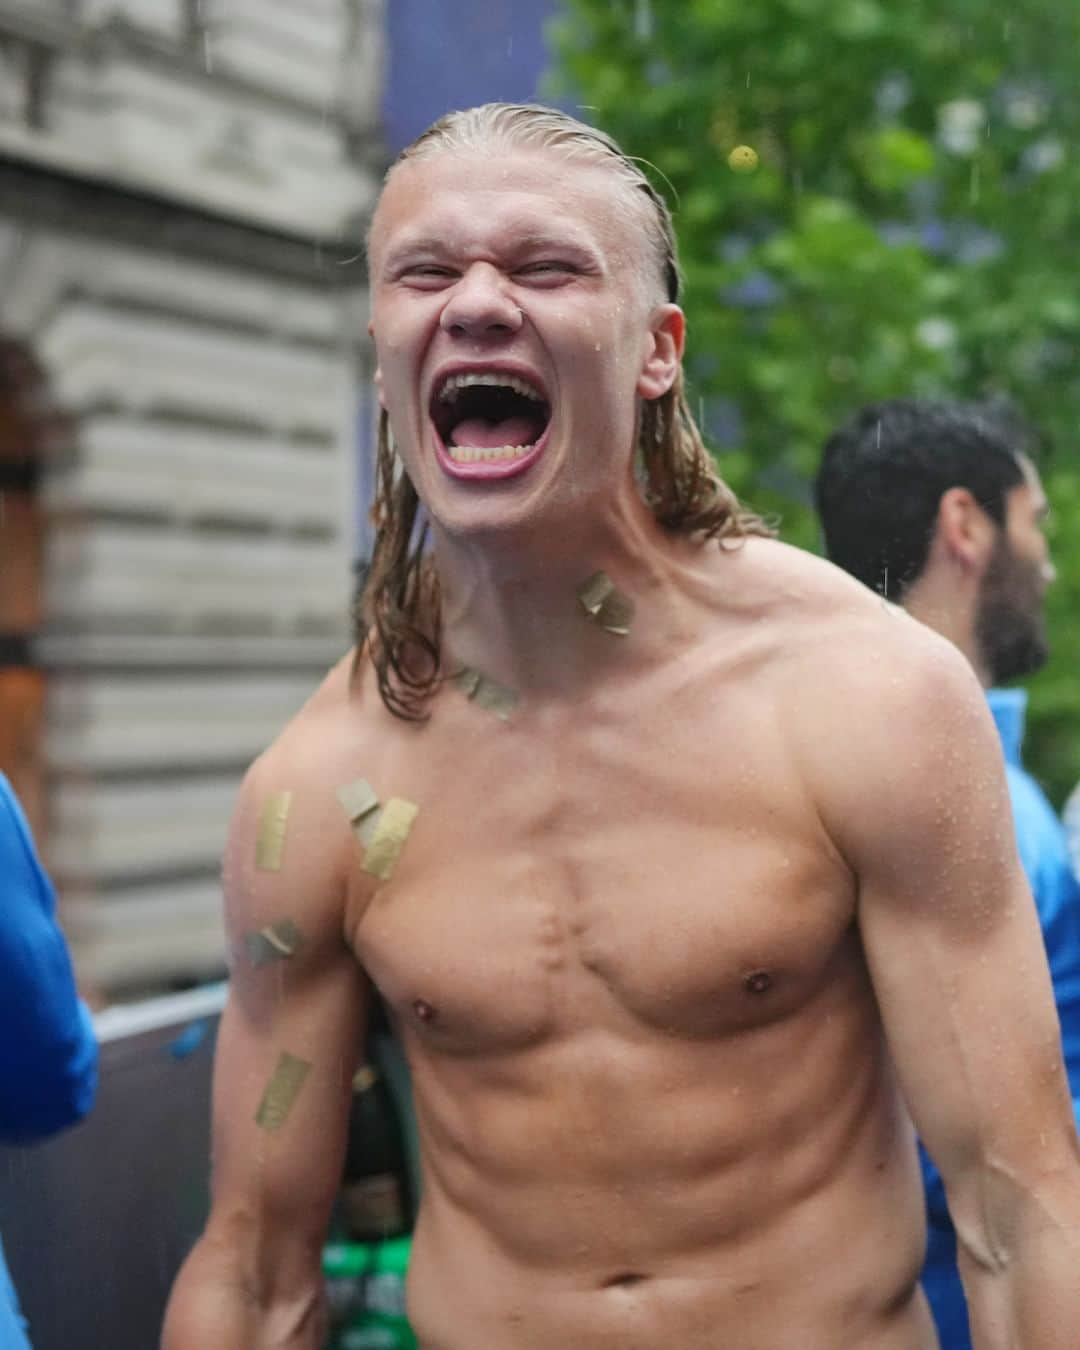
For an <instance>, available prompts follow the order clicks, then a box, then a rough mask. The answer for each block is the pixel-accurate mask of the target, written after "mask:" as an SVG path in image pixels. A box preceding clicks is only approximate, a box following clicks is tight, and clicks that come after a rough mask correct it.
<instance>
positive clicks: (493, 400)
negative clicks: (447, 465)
mask: <svg viewBox="0 0 1080 1350" xmlns="http://www.w3.org/2000/svg"><path fill="white" fill-rule="evenodd" d="M430 411H431V420H432V423H433V425H434V427H435V430H436V432H437V433H438V439H439V441H440V443H441V444H440V447H439V448H440V449H441V450H442V451H443V452H444V454H445V456H446V458H447V459H448V460H449V461H450V462H451V464H453V465H459V464H460V465H465V464H478V465H479V464H492V465H494V464H496V463H498V464H499V465H500V466H503V465H505V466H506V467H510V466H511V465H513V464H514V463H515V462H523V461H524V460H526V459H528V458H529V456H530V455H531V454H532V453H533V452H534V451H535V450H536V449H537V446H538V445H539V443H540V441H541V439H542V438H543V435H544V432H545V431H546V430H547V427H548V423H549V422H550V420H551V407H550V405H549V404H548V402H547V400H546V398H545V397H544V395H543V393H542V392H541V391H540V390H539V389H538V388H537V387H536V385H534V384H533V383H532V382H531V381H529V380H528V379H526V378H524V377H523V376H520V375H511V374H509V373H508V372H505V371H468V372H465V373H461V374H456V375H449V376H447V378H446V379H444V380H442V381H441V382H440V384H439V386H438V387H437V388H436V390H435V393H434V396H433V398H432V401H431V410H430Z"/></svg>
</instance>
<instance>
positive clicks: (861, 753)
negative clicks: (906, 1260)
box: [823, 623, 1075, 1245]
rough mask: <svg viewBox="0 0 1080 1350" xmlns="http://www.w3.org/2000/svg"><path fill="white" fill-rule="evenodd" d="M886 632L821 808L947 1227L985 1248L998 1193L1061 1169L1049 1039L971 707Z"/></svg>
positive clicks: (1002, 807)
mask: <svg viewBox="0 0 1080 1350" xmlns="http://www.w3.org/2000/svg"><path fill="white" fill-rule="evenodd" d="M898 636H899V639H900V644H901V645H900V646H898V647H896V648H895V649H893V650H890V651H887V652H886V653H885V662H886V664H887V663H888V662H889V661H890V659H892V660H894V661H895V662H896V663H897V664H896V672H897V673H896V675H895V678H894V679H893V680H892V681H891V682H890V683H889V684H888V685H886V682H885V681H884V680H880V679H879V680H878V681H877V682H876V683H877V686H878V687H877V688H875V689H874V690H873V695H874V696H873V698H872V699H868V698H867V697H865V696H856V697H855V698H853V699H851V700H847V701H846V702H845V708H844V719H845V723H846V726H847V732H848V739H847V741H846V744H847V745H848V746H849V747H852V746H854V747H857V749H854V750H851V749H849V750H848V754H847V756H845V757H841V756H840V755H839V754H838V753H836V752H835V751H834V755H833V760H834V762H833V763H832V765H831V766H830V768H829V769H828V770H827V772H826V774H825V779H824V782H825V791H824V798H823V799H824V803H825V810H826V814H827V817H828V818H827V824H828V825H829V827H830V831H831V833H832V835H833V837H834V839H835V840H836V842H837V843H838V845H839V847H840V849H841V851H842V853H843V854H844V856H845V857H846V859H847V861H848V862H849V864H850V866H851V868H852V870H853V872H854V874H855V877H856V881H857V886H858V918H859V927H860V932H861V936H862V941H863V944H864V949H865V953H866V959H867V964H868V968H869V972H870V976H871V979H872V981H873V986H874V990H875V994H876V997H877V1001H878V1004H879V1007H880V1010H881V1015H882V1018H883V1022H884V1027H885V1032H886V1035H887V1039H888V1043H889V1046H890V1049H891V1053H892V1056H893V1058H894V1061H895V1063H896V1066H897V1069H898V1072H899V1076H900V1080H901V1084H902V1087H903V1091H904V1093H905V1096H906V1099H907V1101H908V1105H909V1107H910V1109H911V1111H912V1114H913V1116H914V1119H915V1123H916V1125H917V1127H918V1129H919V1132H920V1134H921V1135H922V1137H923V1139H924V1141H925V1142H926V1144H927V1147H928V1149H929V1150H930V1152H931V1154H932V1155H933V1156H934V1159H935V1161H936V1162H937V1164H938V1166H939V1167H940V1168H941V1170H942V1173H943V1176H944V1179H945V1182H946V1186H947V1188H948V1190H949V1195H950V1204H951V1207H952V1208H953V1212H954V1218H955V1219H956V1221H957V1226H958V1228H960V1229H961V1231H962V1232H963V1231H964V1229H965V1227H966V1228H967V1230H968V1232H969V1233H970V1232H972V1230H979V1233H980V1237H981V1239H982V1240H983V1241H985V1242H987V1243H990V1244H991V1245H993V1243H994V1241H995V1239H994V1236H993V1233H992V1232H990V1231H988V1226H989V1227H990V1228H992V1227H993V1219H992V1216H993V1214H994V1212H995V1210H996V1203H992V1201H995V1200H996V1198H1000V1196H998V1195H997V1192H998V1191H999V1190H1000V1187H1001V1186H1013V1185H1014V1184H1015V1185H1017V1186H1019V1187H1021V1188H1030V1187H1031V1186H1034V1185H1036V1179H1037V1177H1038V1176H1039V1175H1043V1174H1045V1173H1047V1172H1052V1171H1053V1170H1054V1169H1056V1168H1059V1167H1061V1166H1063V1165H1071V1163H1072V1161H1073V1160H1074V1158H1075V1134H1074V1131H1073V1124H1072V1112H1071V1105H1070V1099H1069V1093H1068V1084H1067V1081H1066V1078H1065V1073H1064V1066H1063V1063H1062V1056H1061V1043H1060V1032H1059V1028H1058V1022H1057V1015H1056V1011H1055V1008H1054V1002H1053V992H1052V989H1051V985H1050V979H1049V973H1048V970H1047V963H1046V956H1045V952H1044V948H1043V943H1042V939H1041V934H1040V930H1039V924H1038V917H1037V914H1036V910H1035V907H1034V904H1033V903H1032V898H1031V893H1030V890H1029V889H1028V886H1027V882H1026V880H1025V878H1024V875H1023V872H1022V870H1021V867H1020V862H1019V858H1018V856H1017V850H1016V844H1015V838H1014V832H1013V822H1012V816H1011V811H1010V805H1009V798H1008V793H1007V789H1006V785H1005V777H1004V769H1003V764H1002V757H1001V751H1000V747H999V743H998V740H997V736H996V733H995V730H994V727H993V723H992V720H991V718H990V715H989V711H988V709H987V707H986V703H985V698H984V696H983V694H982V691H981V690H980V689H979V687H978V685H977V683H976V682H975V680H974V678H973V676H972V674H971V672H970V670H969V669H968V667H967V664H966V662H965V661H964V660H963V658H962V657H960V656H959V654H957V653H955V652H954V651H953V649H952V648H951V647H948V646H947V644H944V645H943V644H941V643H940V642H939V641H938V640H937V639H933V640H932V641H931V640H929V635H928V634H925V633H922V632H920V633H918V634H913V633H912V631H911V628H910V627H909V626H908V625H907V624H906V623H905V624H904V626H903V631H901V632H900V633H899V634H898ZM909 643H910V648H908V646H907V644H909ZM1004 1178H1009V1181H1008V1183H1006V1182H1005V1181H1004V1180H1003V1179H1004ZM999 1183H1000V1185H999ZM991 1193H993V1194H991Z"/></svg>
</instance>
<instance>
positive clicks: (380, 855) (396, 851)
mask: <svg viewBox="0 0 1080 1350" xmlns="http://www.w3.org/2000/svg"><path fill="white" fill-rule="evenodd" d="M419 810H420V808H419V807H418V806H416V805H414V804H413V803H412V802H408V801H406V800H405V799H404V798H403V797H391V798H390V800H389V801H388V802H387V803H386V805H385V806H384V807H383V809H382V811H381V812H380V813H379V821H378V824H377V825H376V827H375V833H374V834H373V835H372V839H371V843H370V844H369V845H368V847H367V851H366V853H365V854H364V861H363V863H362V864H361V866H362V868H363V870H364V871H365V872H367V873H369V874H370V875H371V876H373V877H378V879H379V880H380V881H389V880H390V878H391V877H392V876H393V874H394V868H395V867H396V866H397V863H398V859H399V858H400V857H401V851H402V849H403V848H404V847H405V844H406V843H407V841H408V838H409V832H410V830H411V829H412V827H413V822H414V821H415V820H416V817H417V815H418V813H419Z"/></svg>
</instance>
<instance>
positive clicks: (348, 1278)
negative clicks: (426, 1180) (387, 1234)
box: [323, 1236, 416, 1350]
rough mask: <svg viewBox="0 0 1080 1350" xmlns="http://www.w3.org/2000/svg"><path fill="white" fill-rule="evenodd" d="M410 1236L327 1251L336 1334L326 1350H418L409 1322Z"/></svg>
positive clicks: (338, 1244)
mask: <svg viewBox="0 0 1080 1350" xmlns="http://www.w3.org/2000/svg"><path fill="white" fill-rule="evenodd" d="M411 1247H412V1238H411V1237H410V1236H404V1237H397V1238H389V1239H388V1240H387V1241H385V1242H331V1243H328V1244H327V1246H326V1247H324V1248H323V1275H324V1277H325V1279H326V1289H327V1296H328V1298H329V1301H330V1310H331V1326H332V1328H333V1330H332V1334H331V1338H330V1342H329V1344H328V1347H327V1350H416V1337H415V1336H414V1335H413V1333H412V1330H411V1329H410V1327H409V1323H408V1321H407V1320H406V1317H405V1275H406V1272H407V1270H408V1267H409V1251H410V1248H411Z"/></svg>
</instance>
